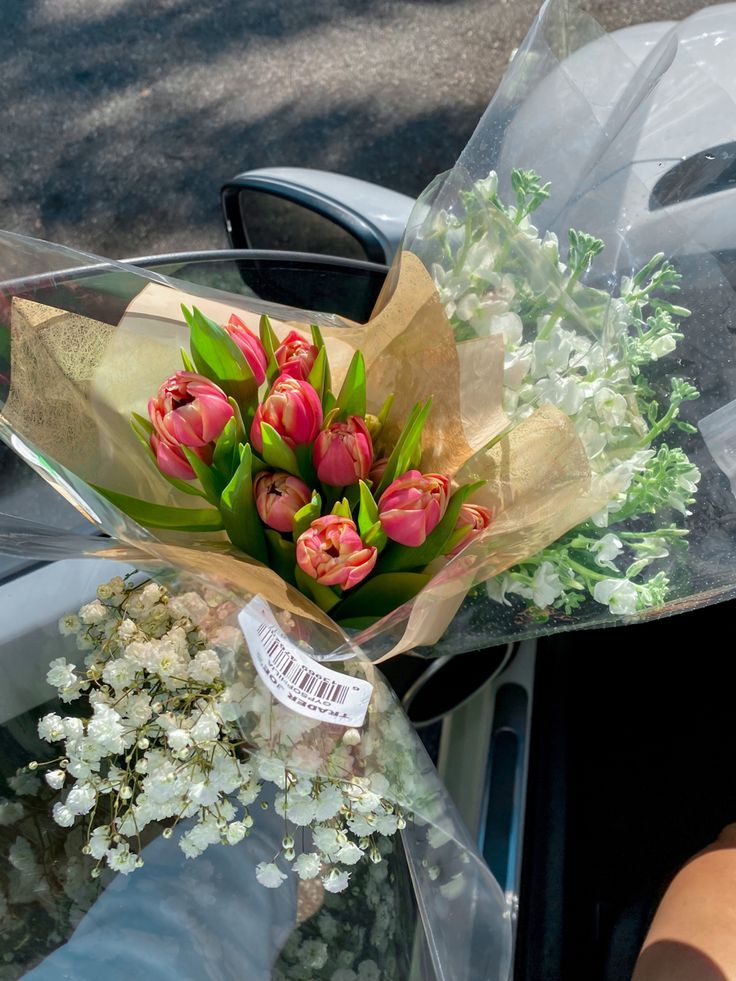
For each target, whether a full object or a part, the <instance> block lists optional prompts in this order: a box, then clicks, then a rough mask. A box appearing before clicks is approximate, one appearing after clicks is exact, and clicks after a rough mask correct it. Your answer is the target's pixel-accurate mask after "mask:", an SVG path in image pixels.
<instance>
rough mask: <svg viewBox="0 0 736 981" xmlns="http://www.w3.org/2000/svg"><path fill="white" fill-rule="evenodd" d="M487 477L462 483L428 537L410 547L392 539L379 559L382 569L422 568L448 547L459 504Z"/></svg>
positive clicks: (458, 511)
mask: <svg viewBox="0 0 736 981" xmlns="http://www.w3.org/2000/svg"><path fill="white" fill-rule="evenodd" d="M484 483H485V481H484V480H479V481H476V482H475V483H473V484H465V486H464V487H460V488H459V489H458V490H456V491H455V493H454V494H453V495H452V497H451V498H450V501H449V503H448V505H447V510H446V511H445V514H444V516H443V518H442V520H441V521H440V522H439V524H438V525H437V527H436V528H434V530H433V531H431V532H430V533H429V534H428V535H427V537H426V538H425V540H424V542H423V544H422V545H420V546H419V547H418V548H409V547H408V546H407V545H399V544H398V543H397V542H391V544H390V545H389V546H388V547H387V548H386V551H385V552H384V553H383V555H382V556H381V558H380V559H379V561H378V566H377V568H379V569H380V572H382V573H384V572H401V571H404V570H405V569H420V568H421V569H423V568H424V567H425V566H427V565H429V563H430V562H432V561H433V560H434V559H436V558H437V557H438V556H440V555H445V554H446V552H447V551H449V548H448V545H449V543H450V541H451V539H452V537H453V534H454V531H455V525H456V524H457V519H458V516H459V514H460V508H461V507H462V506H463V504H464V503H465V501H466V500H467V498H468V497H470V495H471V494H473V493H474V492H475V491H477V490H478V488H479V487H482V486H483V484H484Z"/></svg>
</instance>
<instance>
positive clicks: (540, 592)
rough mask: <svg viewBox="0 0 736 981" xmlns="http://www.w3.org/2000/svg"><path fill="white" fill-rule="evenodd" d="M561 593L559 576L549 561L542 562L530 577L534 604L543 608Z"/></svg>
mask: <svg viewBox="0 0 736 981" xmlns="http://www.w3.org/2000/svg"><path fill="white" fill-rule="evenodd" d="M561 593H562V583H561V582H560V577H559V576H558V575H557V573H556V572H555V567H554V566H553V565H552V563H551V562H542V564H541V565H540V566H539V568H538V569H537V571H536V572H535V573H534V578H533V579H532V599H533V600H534V603H535V605H536V606H538V607H540V609H545V607H547V606H549V605H550V604H551V603H554V601H555V600H556V599H557V597H558V596H559V595H560V594H561Z"/></svg>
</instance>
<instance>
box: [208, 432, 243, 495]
mask: <svg viewBox="0 0 736 981" xmlns="http://www.w3.org/2000/svg"><path fill="white" fill-rule="evenodd" d="M238 445H239V441H238V424H237V422H236V420H235V418H234V417H231V418H230V419H228V421H227V423H226V424H225V428H224V429H223V430H222V432H221V433H220V435H219V437H218V438H217V442H216V443H215V452H214V454H213V456H212V466H213V467H214V469H215V470H216V471H217V472H218V473H219V474H222V476H223V478H224V479H225V481H226V482H227V481H229V480H230V478H231V477H232V475H233V472H234V470H235V469H236V468H237V466H238V464H239V463H240V453H239V451H238Z"/></svg>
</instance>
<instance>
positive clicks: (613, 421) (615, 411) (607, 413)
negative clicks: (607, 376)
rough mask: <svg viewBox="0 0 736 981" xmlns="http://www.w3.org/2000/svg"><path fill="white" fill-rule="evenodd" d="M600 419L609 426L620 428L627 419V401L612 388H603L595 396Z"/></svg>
mask: <svg viewBox="0 0 736 981" xmlns="http://www.w3.org/2000/svg"><path fill="white" fill-rule="evenodd" d="M593 405H594V406H595V411H596V412H597V413H598V417H599V418H600V419H601V420H602V421H603V422H604V423H605V424H606V425H607V426H611V427H614V426H620V425H621V423H622V422H623V421H624V419H625V418H626V399H625V398H624V397H623V395H619V393H618V392H614V391H613V390H612V389H610V388H601V389H599V390H598V391H597V392H596V393H595V395H594V396H593Z"/></svg>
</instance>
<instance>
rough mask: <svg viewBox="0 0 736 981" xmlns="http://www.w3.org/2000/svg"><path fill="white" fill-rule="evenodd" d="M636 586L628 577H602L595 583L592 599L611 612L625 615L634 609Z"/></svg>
mask: <svg viewBox="0 0 736 981" xmlns="http://www.w3.org/2000/svg"><path fill="white" fill-rule="evenodd" d="M636 595H637V590H636V586H634V584H633V583H631V582H629V580H628V579H604V580H602V581H601V582H598V583H596V585H595V590H594V591H593V599H594V600H595V601H596V603H600V604H602V605H603V606H607V607H608V609H609V610H610V611H611V613H614V614H616V615H619V616H625V615H627V614H629V613H634V612H635V610H636Z"/></svg>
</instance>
